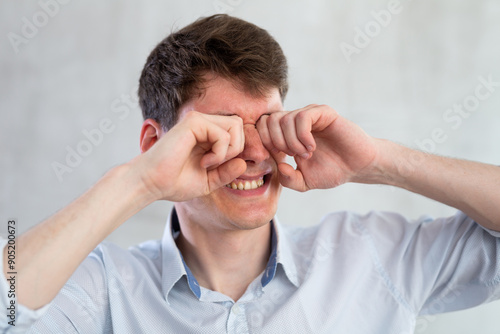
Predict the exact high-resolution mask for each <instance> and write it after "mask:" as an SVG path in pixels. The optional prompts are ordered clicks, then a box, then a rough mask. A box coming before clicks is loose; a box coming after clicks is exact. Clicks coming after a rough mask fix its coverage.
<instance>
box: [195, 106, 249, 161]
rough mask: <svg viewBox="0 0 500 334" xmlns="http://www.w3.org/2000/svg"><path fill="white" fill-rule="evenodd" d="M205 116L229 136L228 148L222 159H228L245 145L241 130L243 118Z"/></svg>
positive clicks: (243, 134) (234, 155)
mask: <svg viewBox="0 0 500 334" xmlns="http://www.w3.org/2000/svg"><path fill="white" fill-rule="evenodd" d="M205 117H206V118H207V119H208V120H209V121H211V122H213V123H215V124H217V125H218V126H220V127H221V128H222V129H224V130H226V131H227V132H228V133H229V135H230V137H229V145H228V150H227V152H226V156H225V158H224V161H227V160H230V159H232V158H234V157H236V156H237V155H238V154H240V153H241V152H242V151H243V149H244V147H245V133H244V130H243V120H242V119H241V118H240V117H238V116H236V115H232V116H221V115H205Z"/></svg>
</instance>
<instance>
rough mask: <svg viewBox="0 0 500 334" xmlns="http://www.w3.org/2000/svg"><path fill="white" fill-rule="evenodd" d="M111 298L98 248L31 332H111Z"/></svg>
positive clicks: (72, 277)
mask: <svg viewBox="0 0 500 334" xmlns="http://www.w3.org/2000/svg"><path fill="white" fill-rule="evenodd" d="M97 253H98V252H97ZM108 297H109V296H108V291H107V284H106V278H105V275H104V267H103V264H102V260H101V259H100V258H99V256H97V255H96V250H95V251H94V252H93V253H91V254H90V255H89V256H88V257H87V258H86V259H85V260H84V262H82V264H81V265H80V266H79V267H78V269H77V270H76V271H75V273H74V274H73V275H72V276H71V278H70V279H69V280H68V282H67V283H66V284H65V285H64V287H63V288H62V289H61V291H60V292H59V293H58V294H57V296H56V298H54V300H53V302H52V304H51V305H50V307H49V308H48V310H47V312H46V314H44V315H43V316H42V317H40V319H39V320H38V321H36V322H35V323H34V324H33V326H32V327H31V328H30V330H29V331H28V333H107V332H109V331H111V328H110V324H109V323H108V322H109V319H110V317H109V298H108Z"/></svg>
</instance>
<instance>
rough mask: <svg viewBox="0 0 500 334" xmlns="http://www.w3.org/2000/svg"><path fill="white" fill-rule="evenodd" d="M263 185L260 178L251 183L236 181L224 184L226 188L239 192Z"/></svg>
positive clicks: (262, 180) (248, 181)
mask: <svg viewBox="0 0 500 334" xmlns="http://www.w3.org/2000/svg"><path fill="white" fill-rule="evenodd" d="M263 184H264V179H263V178H260V179H258V180H252V181H250V180H245V181H236V182H235V181H233V182H231V183H229V184H226V187H228V188H233V189H239V190H251V189H257V188H259V187H262V185H263Z"/></svg>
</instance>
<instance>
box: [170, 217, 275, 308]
mask: <svg viewBox="0 0 500 334" xmlns="http://www.w3.org/2000/svg"><path fill="white" fill-rule="evenodd" d="M179 221H182V222H183V223H182V224H181V233H180V235H179V237H178V238H177V240H176V243H177V247H178V248H179V250H180V251H181V253H182V256H183V258H184V261H186V264H187V265H188V267H189V269H190V270H191V272H192V273H193V275H194V276H195V277H196V279H197V280H198V283H199V284H200V285H201V286H203V287H205V288H207V289H210V290H213V291H218V292H221V293H223V294H225V295H226V296H229V297H230V298H232V299H233V300H234V301H237V300H238V299H240V297H241V296H242V295H243V294H244V293H245V290H246V289H247V287H248V285H249V284H250V283H251V282H252V281H253V280H254V279H255V278H256V277H257V276H259V275H260V274H261V273H262V272H263V271H264V269H265V268H266V265H267V262H268V260H269V256H270V253H271V224H270V223H267V224H265V225H263V226H261V227H258V228H255V229H251V230H217V231H214V230H211V229H205V228H202V227H201V226H202V225H200V224H196V223H193V222H188V221H186V220H182V218H181V217H179Z"/></svg>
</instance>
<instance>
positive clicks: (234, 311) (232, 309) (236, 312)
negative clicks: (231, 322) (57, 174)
mask: <svg viewBox="0 0 500 334" xmlns="http://www.w3.org/2000/svg"><path fill="white" fill-rule="evenodd" d="M231 311H232V312H233V313H234V314H240V311H241V310H240V306H239V305H238V304H234V305H233V307H232V308H231Z"/></svg>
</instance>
